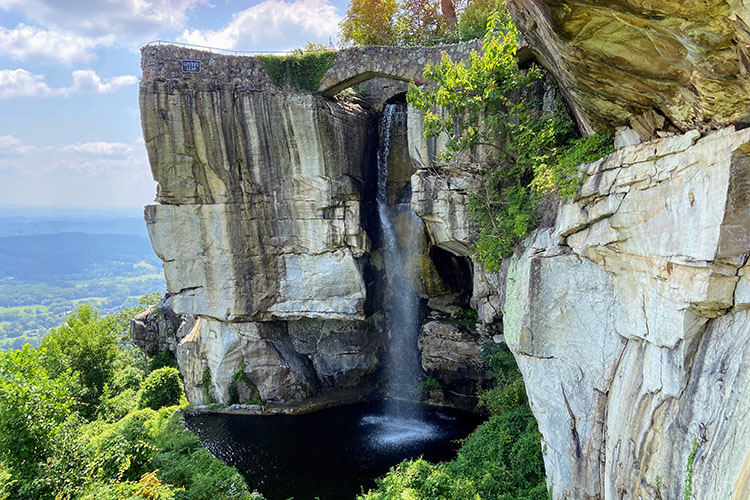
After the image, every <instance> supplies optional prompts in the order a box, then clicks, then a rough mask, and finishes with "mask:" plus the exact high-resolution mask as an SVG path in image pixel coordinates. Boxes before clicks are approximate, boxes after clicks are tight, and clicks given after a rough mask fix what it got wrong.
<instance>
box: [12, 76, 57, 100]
mask: <svg viewBox="0 0 750 500" xmlns="http://www.w3.org/2000/svg"><path fill="white" fill-rule="evenodd" d="M52 93H53V91H52V89H51V88H49V86H48V85H47V84H46V83H45V82H44V76H43V75H35V74H33V73H30V72H28V71H26V70H25V69H2V70H0V99H10V98H13V97H32V96H35V97H49V96H50V95H52Z"/></svg>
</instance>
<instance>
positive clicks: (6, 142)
mask: <svg viewBox="0 0 750 500" xmlns="http://www.w3.org/2000/svg"><path fill="white" fill-rule="evenodd" d="M22 148H23V142H22V141H21V139H19V138H18V137H13V136H12V135H0V154H8V153H19V152H20V151H21V150H22Z"/></svg>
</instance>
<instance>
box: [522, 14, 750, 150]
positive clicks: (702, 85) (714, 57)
mask: <svg viewBox="0 0 750 500" xmlns="http://www.w3.org/2000/svg"><path fill="white" fill-rule="evenodd" d="M508 7H509V8H510V11H511V14H512V16H513V19H514V21H515V23H516V25H517V26H518V27H519V29H520V30H521V31H522V32H523V34H524V38H525V40H526V41H527V42H528V44H529V46H530V47H531V48H532V49H533V51H534V53H535V54H536V55H537V57H538V59H539V60H540V62H541V63H542V64H543V65H544V66H545V67H546V68H548V69H549V70H551V71H552V72H553V73H554V75H555V77H556V78H557V80H558V82H560V84H561V87H562V88H563V92H564V93H565V94H566V95H567V96H568V98H569V99H568V100H569V103H570V104H571V105H572V106H573V108H574V112H575V114H576V115H577V118H578V120H579V124H580V125H581V126H582V128H583V129H584V130H585V131H588V132H591V131H594V130H598V131H602V130H610V129H611V128H613V127H617V126H620V125H630V126H632V127H633V128H634V129H636V130H638V131H639V132H640V135H641V136H642V138H644V139H645V138H648V137H650V136H652V135H653V134H654V131H655V130H659V129H666V128H674V127H676V128H677V129H680V130H682V131H687V130H690V129H699V130H708V129H711V128H715V127H717V126H722V125H728V124H747V123H750V79H749V78H748V71H750V28H749V27H748V25H749V24H750V4H748V3H747V2H746V1H743V0H728V1H725V0H700V1H676V0H658V1H655V0H607V1H598V0H562V1H557V2H552V1H548V0H508Z"/></svg>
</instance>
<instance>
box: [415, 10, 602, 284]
mask: <svg viewBox="0 0 750 500" xmlns="http://www.w3.org/2000/svg"><path fill="white" fill-rule="evenodd" d="M518 37H519V33H518V30H517V29H516V27H515V26H514V25H513V22H512V21H511V19H510V16H509V15H508V13H507V11H498V12H497V13H495V14H494V15H493V16H492V17H491V18H490V21H489V22H488V24H487V35H486V36H485V38H484V47H483V49H484V50H483V52H482V53H481V54H478V53H476V52H474V53H472V54H471V56H470V57H469V59H468V61H466V62H463V61H462V62H457V63H454V62H453V61H451V59H450V58H449V57H448V56H447V55H443V58H442V60H441V62H440V63H439V64H436V65H433V64H428V66H427V67H426V68H425V71H424V76H425V78H426V79H428V80H429V81H430V82H432V85H426V86H423V87H417V86H415V85H411V87H410V89H409V93H408V96H407V100H408V102H409V103H410V104H411V105H412V106H414V107H415V108H417V109H421V110H424V111H425V119H424V123H425V135H426V136H427V137H437V136H441V137H444V138H445V139H446V151H445V153H444V154H443V155H442V157H441V160H442V161H443V162H446V163H447V162H451V161H453V163H454V164H457V165H463V166H465V167H464V168H468V169H470V170H473V171H480V172H481V173H482V175H483V177H484V181H483V183H482V187H481V189H480V190H479V191H478V192H475V193H473V194H472V196H471V197H470V199H469V201H470V209H471V213H472V215H473V216H474V218H475V219H476V220H478V221H479V222H480V224H481V235H480V236H479V237H478V238H477V240H476V241H475V245H476V253H477V258H478V259H479V260H480V261H482V262H484V264H485V266H486V268H487V269H488V270H497V269H498V266H499V263H500V260H501V259H502V258H503V257H507V256H509V255H510V254H511V253H512V250H513V248H514V245H515V244H516V243H517V242H518V240H519V239H520V238H523V237H524V236H526V234H527V233H528V232H529V230H530V229H531V227H532V226H533V224H534V223H535V220H536V217H537V215H538V213H537V212H536V211H535V209H536V207H537V205H538V203H539V201H540V199H541V198H542V196H544V195H548V194H550V193H556V194H558V195H560V196H572V195H574V194H575V192H576V189H577V186H578V182H579V176H578V175H577V173H578V171H577V169H576V166H577V165H579V164H580V163H583V162H587V161H593V160H595V159H598V158H600V157H602V156H604V155H606V154H608V153H610V152H611V151H612V150H613V147H612V141H611V138H610V137H609V136H601V135H594V136H592V137H588V138H585V139H580V138H576V135H575V134H576V132H575V127H574V124H573V121H572V120H571V118H570V117H569V115H568V113H567V110H566V108H565V106H564V104H563V103H562V102H561V100H560V99H557V102H556V103H555V104H554V105H553V106H544V105H543V104H542V103H539V102H527V100H526V98H525V95H527V94H529V89H530V88H531V86H532V84H534V82H537V81H538V80H540V79H541V78H542V72H541V71H540V70H539V69H538V68H536V67H532V68H530V69H528V70H523V71H522V70H521V69H520V68H519V66H518V59H517V57H516V50H517V48H518ZM547 84H548V85H552V83H551V82H547ZM478 151H483V155H484V156H483V157H482V159H481V164H478V162H477V161H476V160H475V159H474V158H472V155H475V154H477V152H478Z"/></svg>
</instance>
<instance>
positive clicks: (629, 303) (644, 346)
mask: <svg viewBox="0 0 750 500" xmlns="http://www.w3.org/2000/svg"><path fill="white" fill-rule="evenodd" d="M749 141H750V130H747V129H746V130H741V131H735V130H734V128H727V129H723V130H720V131H717V132H713V133H710V134H708V135H706V136H704V137H700V134H699V133H698V132H689V133H687V134H684V135H681V136H676V137H671V138H667V139H662V140H658V141H653V142H649V143H645V144H642V145H637V146H630V147H625V148H622V149H620V150H618V151H617V152H616V153H614V154H612V155H611V156H610V157H608V158H606V159H604V160H602V161H600V162H597V163H594V164H591V165H587V166H586V167H585V169H586V180H585V182H584V184H583V186H582V188H581V192H580V194H579V196H578V197H577V198H576V199H575V200H574V201H572V202H570V203H567V204H564V205H562V207H561V209H560V212H559V214H558V219H557V222H556V224H555V226H554V227H553V228H550V229H545V230H542V231H540V232H538V233H537V234H536V237H535V238H534V239H533V240H529V241H528V245H527V248H526V250H525V251H524V252H523V253H522V254H519V255H517V256H516V257H515V258H514V259H513V260H512V262H511V263H510V269H509V271H508V277H507V281H506V298H505V306H504V316H503V323H504V327H505V328H504V333H505V340H506V342H507V343H508V345H509V346H510V347H511V349H512V351H513V352H514V354H515V356H516V360H517V361H518V363H519V367H520V368H521V371H522V372H523V375H524V380H525V381H526V385H527V390H528V394H529V399H530V402H531V406H532V409H533V411H534V413H535V415H536V417H537V420H538V422H539V428H540V431H541V432H542V434H543V436H544V441H543V442H544V445H543V449H544V456H545V465H546V468H547V473H548V478H549V482H550V484H552V485H554V497H555V498H560V499H562V498H577V499H599V498H606V499H619V498H643V499H646V498H648V499H657V498H682V496H683V491H684V488H685V486H684V484H685V480H686V474H687V473H686V468H687V464H688V460H689V457H690V456H691V453H692V452H693V450H696V451H695V454H694V458H693V460H692V470H693V472H692V491H693V498H744V496H746V495H747V489H746V488H747V486H748V483H747V470H748V469H747V467H748V464H747V452H748V444H749V443H750V431H749V430H748V429H750V427H749V426H748V425H749V424H750V413H748V408H749V407H750V392H748V387H750V379H748V377H750V373H749V372H748V370H747V367H748V363H750V352H749V351H748V350H747V348H746V347H743V346H744V345H745V344H746V342H747V340H748V338H750V329H749V328H748V327H749V326H750V323H748V306H749V305H750V304H748V296H747V295H746V289H747V286H748V284H747V282H746V280H747V278H746V276H745V272H746V264H747V255H748V253H749V252H750V241H749V240H748V232H747V228H748V227H750V226H749V224H750V205H748V194H749V193H750V185H749V184H748V181H747V179H748V174H749V173H750V171H748V168H749V167H750V163H748V156H747V155H748V153H749V152H750V142H749ZM743 492H744V493H743Z"/></svg>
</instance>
